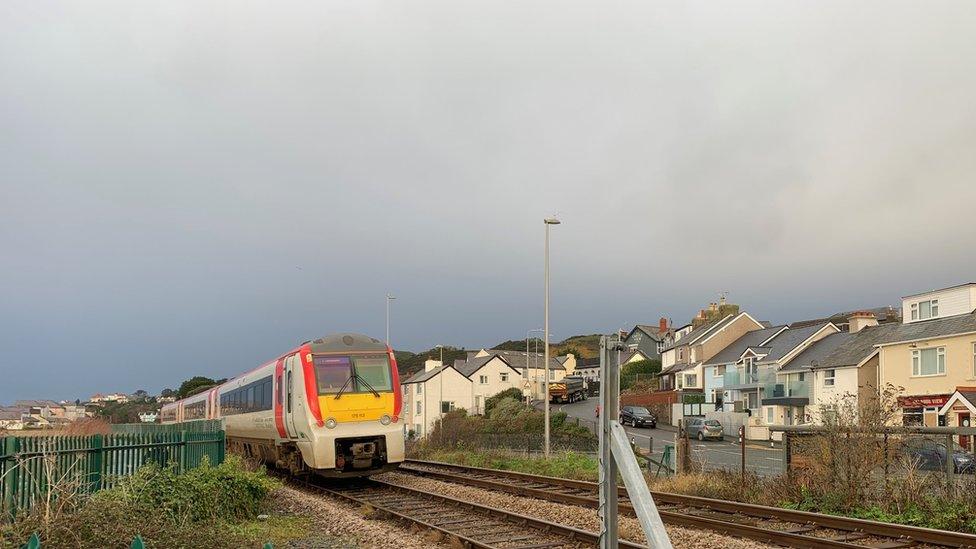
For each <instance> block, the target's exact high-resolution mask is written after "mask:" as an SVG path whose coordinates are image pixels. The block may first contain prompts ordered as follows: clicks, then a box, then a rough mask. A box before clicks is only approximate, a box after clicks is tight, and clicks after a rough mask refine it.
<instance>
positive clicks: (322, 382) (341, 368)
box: [313, 356, 355, 395]
mask: <svg viewBox="0 0 976 549" xmlns="http://www.w3.org/2000/svg"><path fill="white" fill-rule="evenodd" d="M313 361H314V363H315V379H316V380H318V386H319V394H320V395H326V394H330V393H338V392H339V391H340V390H341V389H342V388H343V387H346V391H354V390H355V389H354V388H353V387H348V386H346V384H347V383H348V382H349V378H350V377H352V364H351V362H350V360H349V357H347V356H317V357H315V358H314V359H313Z"/></svg>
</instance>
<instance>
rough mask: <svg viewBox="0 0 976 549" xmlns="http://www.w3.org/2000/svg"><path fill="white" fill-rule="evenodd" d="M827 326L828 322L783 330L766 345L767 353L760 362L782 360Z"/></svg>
mask: <svg viewBox="0 0 976 549" xmlns="http://www.w3.org/2000/svg"><path fill="white" fill-rule="evenodd" d="M828 324H829V322H824V323H822V324H814V325H813V326H804V327H802V328H790V329H789V330H784V331H783V332H782V333H780V334H779V335H777V336H776V337H774V338H773V339H771V340H770V341H769V343H767V344H766V346H768V347H769V353H768V354H767V355H766V356H765V357H763V358H762V359H761V360H760V362H775V361H777V360H779V359H781V358H783V357H784V356H786V355H788V354H790V353H791V352H792V351H793V350H794V349H796V348H797V347H798V346H799V345H800V344H802V343H803V342H804V341H806V340H807V339H809V338H810V336H812V335H813V334H815V333H817V332H818V331H820V330H822V329H823V328H824V326H827V325H828Z"/></svg>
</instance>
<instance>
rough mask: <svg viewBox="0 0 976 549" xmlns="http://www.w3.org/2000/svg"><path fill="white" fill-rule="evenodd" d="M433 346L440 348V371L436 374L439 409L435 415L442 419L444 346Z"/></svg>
mask: <svg viewBox="0 0 976 549" xmlns="http://www.w3.org/2000/svg"><path fill="white" fill-rule="evenodd" d="M434 347H435V348H437V349H440V350H441V373H440V374H439V375H438V376H437V377H438V378H440V385H441V388H440V391H439V392H440V397H439V398H438V400H439V402H438V403H437V409H438V410H439V411H438V413H437V417H439V418H440V419H441V421H444V346H443V345H435V346H434ZM443 428H444V426H443V425H441V429H443Z"/></svg>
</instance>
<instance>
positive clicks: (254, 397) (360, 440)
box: [161, 334, 404, 477]
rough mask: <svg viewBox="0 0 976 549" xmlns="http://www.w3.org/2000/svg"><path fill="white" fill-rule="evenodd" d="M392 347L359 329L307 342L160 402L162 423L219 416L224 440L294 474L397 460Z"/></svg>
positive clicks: (382, 466) (361, 471)
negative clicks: (217, 382)
mask: <svg viewBox="0 0 976 549" xmlns="http://www.w3.org/2000/svg"><path fill="white" fill-rule="evenodd" d="M401 406H402V396H401V393H400V380H399V375H398V373H397V366H396V359H395V358H394V357H393V351H392V350H391V349H390V348H389V347H388V346H386V345H385V344H384V343H383V342H381V341H378V340H376V339H374V338H371V337H369V336H365V335H360V334H337V335H331V336H327V337H323V338H321V339H316V340H314V341H309V342H306V343H304V344H303V345H301V346H300V347H298V348H297V349H293V350H292V351H289V352H288V353H285V354H284V355H282V356H280V357H278V358H277V359H276V360H273V361H271V362H268V363H265V364H263V365H261V366H259V367H257V368H256V369H254V370H252V371H250V372H247V373H245V374H242V375H240V376H237V377H235V378H233V379H231V380H229V381H227V382H226V383H223V384H222V385H220V386H218V387H214V388H212V389H209V390H207V391H205V392H203V393H200V394H197V395H193V396H191V397H188V398H185V399H183V400H180V401H177V402H174V403H170V404H167V405H165V406H163V409H162V411H161V417H162V418H163V420H162V421H163V423H174V422H180V421H193V420H197V419H223V420H224V425H225V429H226V432H227V444H228V447H230V448H231V449H233V450H236V451H239V452H242V453H245V454H247V455H251V456H255V457H258V458H260V459H262V460H264V461H266V462H269V463H274V464H276V465H277V466H279V467H285V468H288V469H290V470H291V471H292V472H293V473H303V472H314V473H317V474H321V475H325V476H335V477H344V476H363V475H370V474H375V473H377V472H381V471H385V470H390V469H393V468H396V467H397V466H398V465H399V464H400V462H402V461H403V456H404V440H403V433H402V429H401V427H400V424H399V421H400V412H401Z"/></svg>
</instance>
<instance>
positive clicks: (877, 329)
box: [818, 324, 902, 368]
mask: <svg viewBox="0 0 976 549" xmlns="http://www.w3.org/2000/svg"><path fill="white" fill-rule="evenodd" d="M901 326H902V325H901V324H879V325H878V326H868V327H867V328H862V329H861V331H859V332H857V333H855V334H850V335H851V337H850V338H849V339H848V340H847V341H845V342H844V343H843V344H842V345H840V346H838V347H837V348H836V349H834V351H833V352H831V353H830V354H828V355H827V356H826V357H824V359H823V360H821V361H820V365H819V366H818V368H841V367H844V366H855V365H857V364H860V363H861V361H862V360H864V359H865V358H867V357H869V356H871V355H873V354H874V353H875V352H877V349H876V348H875V345H877V344H879V343H881V342H882V341H886V340H887V339H888V338H889V337H890V336H891V335H892V334H893V333H895V332H896V331H897V330H898V328H900V327H901Z"/></svg>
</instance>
